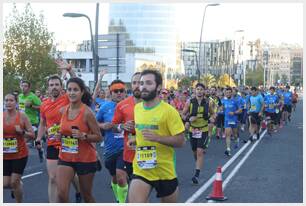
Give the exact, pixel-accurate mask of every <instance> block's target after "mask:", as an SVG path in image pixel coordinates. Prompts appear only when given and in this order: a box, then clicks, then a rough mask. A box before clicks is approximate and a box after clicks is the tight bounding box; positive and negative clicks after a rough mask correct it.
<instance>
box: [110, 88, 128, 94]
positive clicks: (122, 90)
mask: <svg viewBox="0 0 306 206" xmlns="http://www.w3.org/2000/svg"><path fill="white" fill-rule="evenodd" d="M113 92H115V93H116V94H118V93H119V92H120V93H124V92H125V90H124V89H114V90H113Z"/></svg>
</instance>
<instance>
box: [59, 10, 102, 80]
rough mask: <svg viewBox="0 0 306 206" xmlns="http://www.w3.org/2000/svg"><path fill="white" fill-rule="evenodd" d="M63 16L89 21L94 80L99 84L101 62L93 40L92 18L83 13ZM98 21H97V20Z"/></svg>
mask: <svg viewBox="0 0 306 206" xmlns="http://www.w3.org/2000/svg"><path fill="white" fill-rule="evenodd" d="M97 9H98V5H97ZM97 11H98V10H97ZM97 15H98V14H97ZM63 16H64V17H72V18H78V17H85V18H86V19H87V20H88V22H89V29H90V37H91V50H92V56H93V62H94V80H95V82H98V63H99V62H98V61H99V60H98V54H97V46H96V45H95V43H94V39H93V34H92V27H91V20H90V18H89V17H88V16H87V15H85V14H81V13H64V14H63ZM96 21H97V19H96ZM96 26H97V25H96ZM96 33H97V28H96ZM95 38H97V34H96V35H95ZM96 43H97V42H96Z"/></svg>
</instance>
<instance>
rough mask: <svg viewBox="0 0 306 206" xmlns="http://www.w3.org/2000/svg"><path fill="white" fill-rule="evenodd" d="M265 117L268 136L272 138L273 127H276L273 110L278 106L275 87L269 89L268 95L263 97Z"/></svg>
mask: <svg viewBox="0 0 306 206" xmlns="http://www.w3.org/2000/svg"><path fill="white" fill-rule="evenodd" d="M264 101H265V116H266V119H267V122H268V124H267V126H268V134H269V135H270V136H272V131H273V130H274V128H273V125H275V126H276V113H275V109H276V108H277V107H278V106H279V98H278V96H277V95H276V94H275V87H270V94H267V95H265V98H264Z"/></svg>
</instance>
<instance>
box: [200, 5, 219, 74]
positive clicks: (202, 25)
mask: <svg viewBox="0 0 306 206" xmlns="http://www.w3.org/2000/svg"><path fill="white" fill-rule="evenodd" d="M219 5H220V4H218V3H217V4H207V5H206V6H205V8H204V12H203V19H202V24H201V34H200V43H199V64H200V65H201V47H202V32H203V27H204V19H205V13H206V8H207V7H209V6H219ZM204 58H205V50H204ZM203 62H204V61H203ZM204 67H205V62H204ZM204 74H206V68H204Z"/></svg>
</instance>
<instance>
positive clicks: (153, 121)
mask: <svg viewBox="0 0 306 206" xmlns="http://www.w3.org/2000/svg"><path fill="white" fill-rule="evenodd" d="M134 115H135V130H136V145H137V146H136V154H135V157H134V160H133V172H134V174H135V175H139V176H142V177H144V178H146V179H148V180H150V181H154V180H171V179H174V178H176V169H175V165H176V155H175V151H174V149H173V147H170V146H166V145H163V144H159V143H157V142H151V141H145V140H144V138H143V136H142V133H141V131H142V130H144V129H150V130H153V131H154V132H155V133H156V134H158V135H160V136H175V135H178V134H180V133H182V132H184V130H185V128H184V124H183V122H182V120H181V118H180V115H179V113H178V112H177V111H176V110H175V109H174V108H173V107H172V106H171V105H169V104H167V103H165V102H164V101H161V102H160V103H159V104H158V105H156V106H155V107H153V108H145V107H144V105H143V103H142V102H141V103H138V104H136V106H135V109H134Z"/></svg>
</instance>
